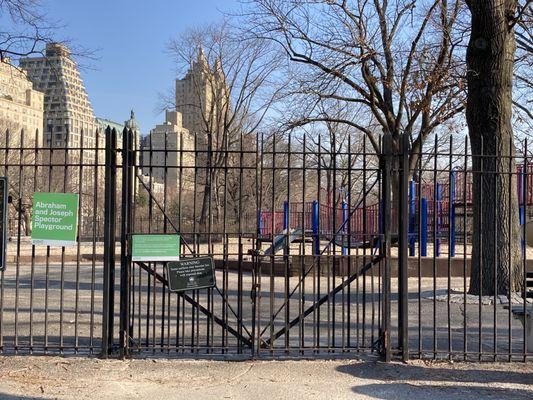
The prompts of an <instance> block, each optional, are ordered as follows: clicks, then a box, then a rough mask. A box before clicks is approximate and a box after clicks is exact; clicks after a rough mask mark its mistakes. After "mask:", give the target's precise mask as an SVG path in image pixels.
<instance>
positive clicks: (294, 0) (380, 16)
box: [244, 0, 465, 168]
mask: <svg viewBox="0 0 533 400" xmlns="http://www.w3.org/2000/svg"><path fill="white" fill-rule="evenodd" d="M244 3H247V4H249V5H250V7H246V8H245V9H246V10H247V11H246V13H245V16H246V17H247V18H248V20H249V24H250V29H249V32H248V34H249V35H250V36H252V37H258V38H267V39H270V40H272V41H274V42H276V43H277V44H278V45H280V46H281V47H282V48H283V49H284V51H285V52H286V54H287V55H288V56H289V58H290V60H291V61H293V62H294V63H295V64H297V65H300V67H297V71H296V72H295V76H297V77H298V81H297V82H296V83H295V85H293V87H292V88H291V89H292V91H293V92H294V93H299V94H301V97H300V98H303V101H304V103H305V104H306V106H300V107H298V109H299V110H301V112H300V113H299V114H293V115H292V116H291V124H290V126H291V127H294V126H302V125H305V124H310V123H322V122H334V123H342V124H346V125H349V126H351V127H353V128H355V129H357V130H359V131H361V132H363V133H364V134H366V135H367V136H368V139H369V143H370V144H371V145H372V147H373V148H374V151H375V152H376V154H378V155H379V154H380V152H381V149H380V135H381V134H382V133H383V132H386V133H390V134H391V135H392V138H393V146H394V150H398V149H399V144H400V138H401V136H402V135H408V136H409V137H410V139H411V144H412V150H411V153H410V164H411V167H412V168H413V167H414V166H415V165H416V162H417V158H418V155H419V153H420V149H421V148H422V145H423V143H424V141H425V140H426V139H427V138H428V136H429V135H430V134H431V133H432V132H434V130H435V129H436V128H437V127H439V126H440V125H441V124H443V123H444V122H446V121H450V120H452V119H453V118H455V117H456V116H457V115H458V114H459V113H460V112H461V111H463V109H464V100H465V92H464V89H465V85H464V81H463V76H464V68H463V67H464V61H462V60H460V59H459V58H457V57H455V55H454V50H455V48H456V45H457V43H459V42H460V40H461V38H455V37H454V35H455V33H456V32H455V31H454V29H455V24H456V21H457V18H458V15H459V12H460V10H461V5H460V4H461V2H460V1H447V0H431V1H429V0H428V1H408V0H403V1H395V2H388V1H377V0H375V1H366V0H316V1H309V2H303V1H298V0H249V1H245V2H244ZM302 66H303V68H302ZM330 101H336V102H339V101H341V102H344V103H345V104H346V107H347V108H351V109H352V110H353V112H352V113H351V114H349V115H348V116H347V117H346V118H340V117H339V116H338V115H336V114H330V113H328V112H327V111H325V110H328V107H327V106H326V107H325V106H323V104H324V103H327V102H330Z"/></svg>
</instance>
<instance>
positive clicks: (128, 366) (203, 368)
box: [0, 357, 533, 400]
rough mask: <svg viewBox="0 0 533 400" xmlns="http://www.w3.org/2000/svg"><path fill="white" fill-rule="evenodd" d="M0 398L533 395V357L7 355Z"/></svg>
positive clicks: (0, 364) (1, 364)
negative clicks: (462, 360) (387, 359)
mask: <svg viewBox="0 0 533 400" xmlns="http://www.w3.org/2000/svg"><path fill="white" fill-rule="evenodd" d="M0 399H7V400H12V399H76V400H82V399H113V400H119V399H128V400H131V399H149V400H157V399H165V400H168V399H194V400H196V399H254V400H259V399H291V400H295V399H414V400H416V399H421V400H436V399H462V400H466V399H476V400H480V399H505V400H513V399H533V363H528V364H519V363H515V364H449V363H433V364H427V363H422V362H410V363H408V364H400V363H392V364H388V365H387V364H384V363H379V362H373V361H353V360H337V361H247V362H225V361H189V360H170V361H168V360H159V359H158V360H129V361H116V360H112V361H104V360H97V359H83V358H54V357H0Z"/></svg>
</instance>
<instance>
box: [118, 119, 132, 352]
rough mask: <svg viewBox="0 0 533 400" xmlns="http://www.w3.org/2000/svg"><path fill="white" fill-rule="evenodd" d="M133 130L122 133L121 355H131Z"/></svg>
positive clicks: (125, 130)
mask: <svg viewBox="0 0 533 400" xmlns="http://www.w3.org/2000/svg"><path fill="white" fill-rule="evenodd" d="M132 136H133V135H132V131H131V130H130V129H128V128H124V132H123V134H122V209H121V230H120V332H119V339H120V356H121V357H122V358H124V357H127V356H128V355H129V331H130V330H129V323H130V252H129V243H130V239H129V238H130V234H131V232H130V230H131V206H132V203H133V191H132V187H133V174H132V171H133V140H132V139H133V137H132Z"/></svg>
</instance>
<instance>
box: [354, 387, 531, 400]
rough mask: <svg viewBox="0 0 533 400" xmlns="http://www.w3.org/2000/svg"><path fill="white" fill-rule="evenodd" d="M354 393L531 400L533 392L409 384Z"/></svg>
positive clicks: (384, 396) (443, 399)
mask: <svg viewBox="0 0 533 400" xmlns="http://www.w3.org/2000/svg"><path fill="white" fill-rule="evenodd" d="M352 391H353V392H354V393H356V394H358V395H365V396H368V397H370V398H372V399H384V400H385V399H386V400H390V399H422V398H423V399H439V400H457V399H461V400H481V399H495V400H496V399H498V400H500V399H505V400H525V399H531V396H533V391H531V390H522V389H512V388H495V387H480V386H477V385H475V386H465V385H453V386H441V385H411V384H408V383H376V384H369V385H362V386H356V387H354V388H352Z"/></svg>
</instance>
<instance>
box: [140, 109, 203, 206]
mask: <svg viewBox="0 0 533 400" xmlns="http://www.w3.org/2000/svg"><path fill="white" fill-rule="evenodd" d="M142 165H143V174H144V175H145V176H147V177H151V178H152V182H153V183H154V184H156V185H157V184H164V185H165V186H166V187H167V190H168V192H169V194H170V195H174V194H176V193H178V191H183V190H192V187H193V184H194V167H195V158H194V137H193V136H192V135H191V133H190V132H189V130H188V129H186V128H184V127H183V123H182V115H181V113H179V112H177V111H167V112H166V121H165V123H163V124H161V125H157V126H156V127H155V128H154V129H152V131H151V132H150V134H149V135H148V136H146V137H145V138H144V140H143V149H142ZM147 181H148V180H147Z"/></svg>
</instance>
